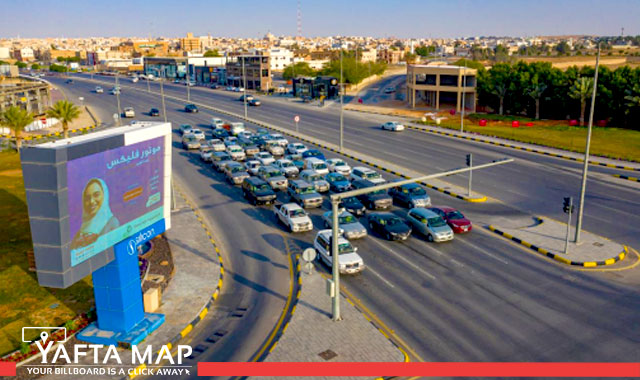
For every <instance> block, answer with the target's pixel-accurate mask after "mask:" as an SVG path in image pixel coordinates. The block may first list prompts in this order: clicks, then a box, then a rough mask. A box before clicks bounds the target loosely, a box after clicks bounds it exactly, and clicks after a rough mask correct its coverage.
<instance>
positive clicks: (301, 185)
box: [289, 179, 311, 187]
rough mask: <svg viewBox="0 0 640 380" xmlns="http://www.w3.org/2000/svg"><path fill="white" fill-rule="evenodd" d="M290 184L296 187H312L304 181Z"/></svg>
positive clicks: (298, 180)
mask: <svg viewBox="0 0 640 380" xmlns="http://www.w3.org/2000/svg"><path fill="white" fill-rule="evenodd" d="M289 183H290V184H292V185H295V186H297V187H310V186H311V184H310V183H309V182H307V181H305V180H303V179H294V180H293V181H289Z"/></svg>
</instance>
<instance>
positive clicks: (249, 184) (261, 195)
mask: <svg viewBox="0 0 640 380" xmlns="http://www.w3.org/2000/svg"><path fill="white" fill-rule="evenodd" d="M242 195H243V196H244V197H245V198H246V199H247V200H248V201H249V202H250V203H251V204H253V205H258V204H265V205H267V204H271V203H273V202H275V200H276V193H275V192H274V191H273V189H272V188H271V186H269V184H268V183H266V182H265V181H263V180H261V179H260V178H258V177H249V178H246V179H245V180H244V181H243V182H242Z"/></svg>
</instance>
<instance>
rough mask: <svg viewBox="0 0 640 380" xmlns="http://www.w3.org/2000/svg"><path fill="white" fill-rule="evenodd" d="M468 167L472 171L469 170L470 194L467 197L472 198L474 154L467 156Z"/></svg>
mask: <svg viewBox="0 0 640 380" xmlns="http://www.w3.org/2000/svg"><path fill="white" fill-rule="evenodd" d="M467 166H468V167H469V168H470V170H469V192H468V193H467V196H468V197H470V196H471V178H472V176H473V154H472V153H469V154H467Z"/></svg>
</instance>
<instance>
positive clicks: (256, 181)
mask: <svg viewBox="0 0 640 380" xmlns="http://www.w3.org/2000/svg"><path fill="white" fill-rule="evenodd" d="M245 181H246V182H249V183H250V184H251V185H262V184H266V182H265V181H263V180H262V179H261V178H258V177H248V178H246V179H245Z"/></svg>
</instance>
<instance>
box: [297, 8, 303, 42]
mask: <svg viewBox="0 0 640 380" xmlns="http://www.w3.org/2000/svg"><path fill="white" fill-rule="evenodd" d="M297 26H298V36H297V37H298V40H301V39H302V10H301V9H300V0H298V15H297Z"/></svg>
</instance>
